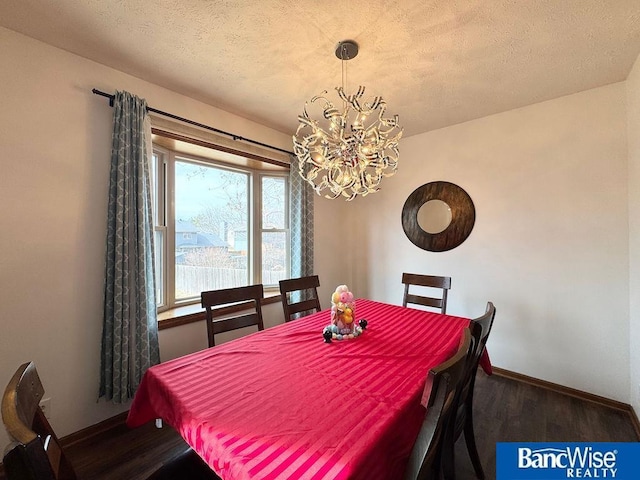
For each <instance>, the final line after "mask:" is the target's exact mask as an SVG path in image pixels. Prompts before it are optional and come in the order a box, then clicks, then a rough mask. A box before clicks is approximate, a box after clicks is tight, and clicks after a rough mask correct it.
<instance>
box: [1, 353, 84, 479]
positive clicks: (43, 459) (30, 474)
mask: <svg viewBox="0 0 640 480" xmlns="http://www.w3.org/2000/svg"><path fill="white" fill-rule="evenodd" d="M43 395H44V387H43V386H42V382H41V381H40V377H39V376H38V372H37V371H36V367H35V365H34V363H33V362H28V363H25V364H23V365H21V366H20V368H18V370H17V371H16V373H15V374H14V375H13V377H12V378H11V380H10V381H9V384H8V385H7V387H6V389H5V391H4V396H3V397H2V421H3V422H4V425H5V427H6V429H7V433H8V434H9V436H10V437H11V438H12V439H13V444H12V445H10V448H9V449H8V451H7V453H6V454H5V456H4V458H3V464H4V468H5V472H6V475H7V478H8V480H13V479H20V480H25V479H26V480H76V478H77V477H76V474H75V472H74V471H73V468H72V466H71V464H70V463H69V461H68V459H67V457H66V455H65V454H64V452H63V450H62V448H61V446H60V440H59V439H58V437H57V436H56V434H55V433H54V431H53V428H51V425H50V424H49V421H48V420H47V418H46V417H45V415H44V413H43V412H42V409H41V408H40V400H41V399H42V397H43Z"/></svg>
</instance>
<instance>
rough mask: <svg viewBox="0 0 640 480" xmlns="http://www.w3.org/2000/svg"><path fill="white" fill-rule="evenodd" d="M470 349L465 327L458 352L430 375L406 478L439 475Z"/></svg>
mask: <svg viewBox="0 0 640 480" xmlns="http://www.w3.org/2000/svg"><path fill="white" fill-rule="evenodd" d="M471 348H472V338H471V331H470V330H469V328H465V329H464V334H463V338H462V342H461V343H460V346H459V348H458V351H457V352H456V353H455V355H454V356H453V357H451V358H450V359H449V360H447V361H445V362H443V363H441V364H440V365H438V366H437V367H434V368H432V369H431V370H430V371H429V373H428V374H427V380H426V382H425V387H424V392H423V395H422V405H423V406H424V407H426V409H427V411H426V414H425V416H424V420H423V422H422V427H421V428H420V432H419V433H418V437H417V438H416V441H415V443H414V445H413V449H412V451H411V455H410V457H409V463H408V464H407V468H406V470H405V476H404V480H436V479H439V478H440V468H441V458H442V455H443V453H444V452H443V448H444V447H445V442H444V439H445V435H446V433H447V426H448V424H449V423H450V420H451V418H452V416H453V414H454V413H455V412H454V411H453V409H454V408H455V403H454V402H455V397H456V392H457V390H458V389H459V388H460V385H461V381H462V378H463V375H464V369H465V365H466V363H467V358H468V356H469V352H470V350H471Z"/></svg>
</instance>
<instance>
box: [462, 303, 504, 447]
mask: <svg viewBox="0 0 640 480" xmlns="http://www.w3.org/2000/svg"><path fill="white" fill-rule="evenodd" d="M495 316H496V307H495V306H494V305H493V303H491V302H487V309H486V312H485V313H484V315H482V316H480V317H478V318H475V319H473V320H471V322H470V324H469V329H470V330H471V336H472V338H473V342H472V343H473V347H472V350H471V352H470V353H469V359H468V361H467V364H466V365H465V371H464V376H463V378H462V383H461V384H460V389H459V391H458V398H457V399H456V410H457V411H456V418H455V422H452V433H453V435H452V440H453V442H455V441H456V440H457V439H458V438H459V437H460V434H461V433H462V431H463V429H464V424H465V420H466V416H467V414H468V411H469V409H470V408H471V403H472V402H473V387H474V386H475V382H476V372H477V371H478V364H479V363H480V357H481V356H482V352H483V351H484V348H485V345H486V344H487V339H488V338H489V333H491V327H492V326H493V319H494V318H495Z"/></svg>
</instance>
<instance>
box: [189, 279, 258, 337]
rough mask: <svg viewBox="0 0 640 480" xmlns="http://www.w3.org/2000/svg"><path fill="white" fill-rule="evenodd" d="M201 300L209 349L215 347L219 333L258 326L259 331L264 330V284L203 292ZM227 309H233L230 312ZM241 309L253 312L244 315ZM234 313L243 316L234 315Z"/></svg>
mask: <svg viewBox="0 0 640 480" xmlns="http://www.w3.org/2000/svg"><path fill="white" fill-rule="evenodd" d="M200 298H201V301H202V306H203V307H204V308H205V309H206V317H207V338H208V340H209V347H213V346H215V344H216V340H215V336H216V335H217V334H218V333H222V332H229V331H231V330H237V329H238V328H244V327H250V326H253V325H255V326H257V327H258V330H264V324H263V322H262V299H263V298H264V289H263V287H262V284H257V285H249V286H247V287H236V288H224V289H220V290H209V291H207V292H202V293H201V295H200ZM243 304H244V305H243ZM214 307H218V308H214ZM227 307H233V308H232V309H231V311H230V309H229V308H227ZM242 307H246V308H242ZM240 308H242V310H243V311H244V310H246V309H251V310H252V311H251V313H242V312H241V311H240ZM234 312H235V313H241V314H239V315H234Z"/></svg>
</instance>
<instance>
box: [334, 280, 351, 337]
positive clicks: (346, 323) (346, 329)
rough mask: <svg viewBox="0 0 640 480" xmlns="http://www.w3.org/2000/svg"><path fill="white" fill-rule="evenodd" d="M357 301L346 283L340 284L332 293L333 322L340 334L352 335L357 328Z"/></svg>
mask: <svg viewBox="0 0 640 480" xmlns="http://www.w3.org/2000/svg"><path fill="white" fill-rule="evenodd" d="M355 315H356V302H355V300H354V298H353V293H351V292H350V291H349V287H347V286H346V285H340V286H339V287H338V288H336V291H335V292H333V294H332V295H331V324H332V325H335V327H337V330H338V332H337V333H339V334H341V335H350V334H353V333H354V332H355V330H356V322H355V321H354V318H355Z"/></svg>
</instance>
